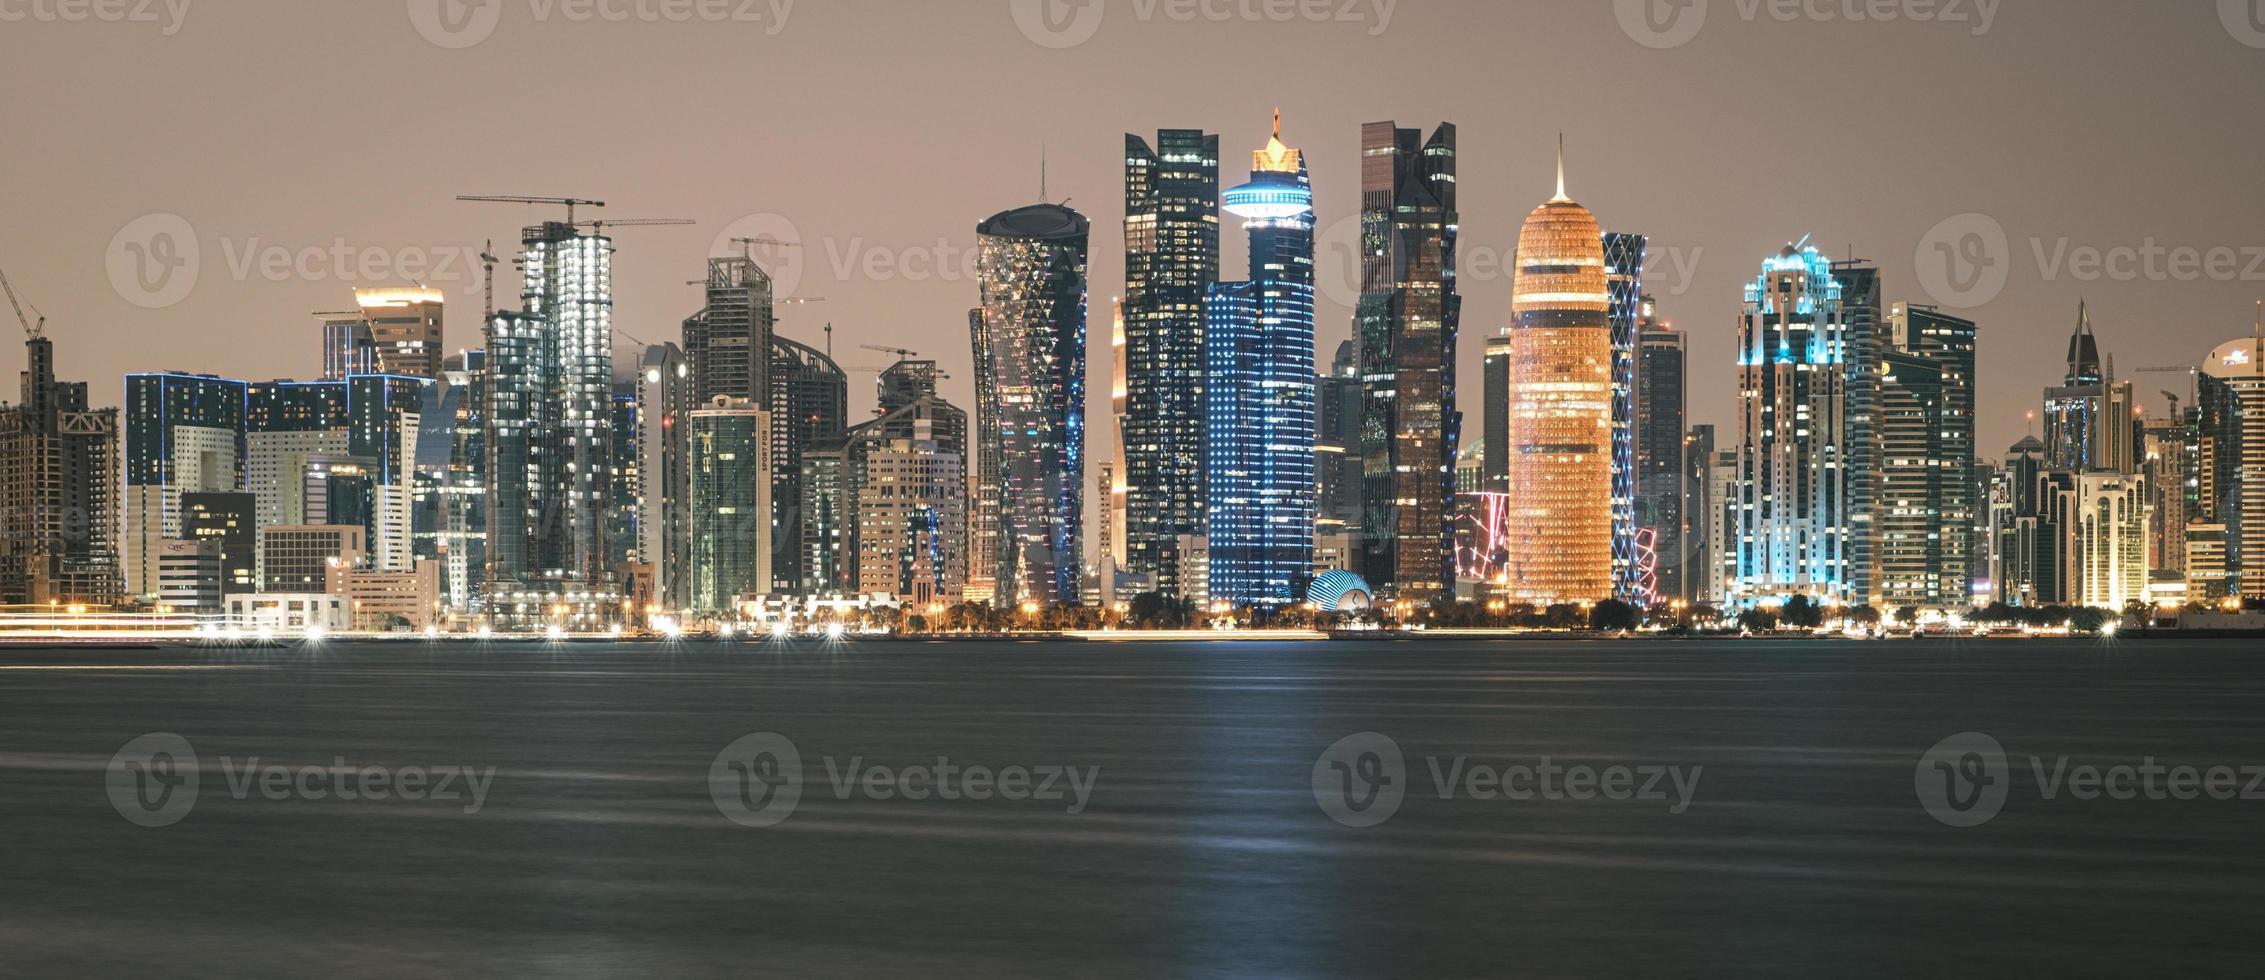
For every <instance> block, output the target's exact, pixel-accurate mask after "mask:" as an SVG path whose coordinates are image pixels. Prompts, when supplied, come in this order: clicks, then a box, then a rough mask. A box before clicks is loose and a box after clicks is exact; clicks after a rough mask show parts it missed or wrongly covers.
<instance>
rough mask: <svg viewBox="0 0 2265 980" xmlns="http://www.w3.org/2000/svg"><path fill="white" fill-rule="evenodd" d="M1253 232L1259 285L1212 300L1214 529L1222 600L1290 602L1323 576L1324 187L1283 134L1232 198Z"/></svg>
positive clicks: (1209, 399) (1209, 416) (1214, 593)
mask: <svg viewBox="0 0 2265 980" xmlns="http://www.w3.org/2000/svg"><path fill="white" fill-rule="evenodd" d="M1226 202H1227V203H1226V207H1227V210H1228V211H1229V212H1230V213H1232V214H1234V215H1235V216H1236V217H1238V218H1241V219H1243V227H1244V230H1245V231H1246V232H1247V233H1248V234H1249V236H1250V278H1249V279H1248V280H1245V281H1242V282H1232V283H1219V284H1216V285H1214V286H1212V287H1211V291H1210V294H1209V296H1208V297H1207V299H1206V302H1205V309H1206V313H1205V319H1206V321H1207V325H1206V327H1205V333H1204V347H1205V351H1206V354H1205V362H1206V368H1205V374H1206V375H1207V376H1208V378H1209V387H1208V390H1207V392H1206V395H1205V402H1206V404H1207V406H1208V408H1207V410H1206V421H1205V433H1206V435H1205V444H1206V446H1207V449H1206V451H1205V453H1204V458H1205V469H1206V470H1207V471H1208V473H1209V479H1208V481H1207V486H1208V489H1207V495H1208V496H1207V500H1206V504H1205V526H1206V527H1207V528H1208V530H1207V531H1206V532H1205V536H1206V537H1207V539H1208V540H1207V542H1206V544H1207V546H1208V548H1209V551H1210V559H1209V562H1208V568H1209V576H1210V582H1209V584H1208V589H1207V591H1208V592H1209V593H1210V597H1211V601H1213V602H1226V603H1232V604H1234V605H1236V606H1263V607H1269V608H1275V607H1281V606H1287V605H1290V604H1291V603H1294V602H1298V601H1302V600H1303V599H1304V598H1305V583H1306V581H1307V580H1309V579H1311V578H1312V575H1313V529H1314V493H1315V488H1316V487H1315V477H1314V448H1313V447H1314V438H1315V422H1314V410H1315V406H1314V397H1315V395H1314V387H1315V386H1314V367H1313V344H1314V340H1313V329H1314V326H1313V301H1314V244H1313V241H1314V240H1313V227H1314V216H1313V183H1312V179H1311V178H1310V176H1309V175H1308V173H1307V170H1306V165H1305V156H1304V154H1302V153H1300V152H1299V151H1297V150H1295V149H1292V148H1290V147H1289V146H1287V145H1285V144H1284V143H1283V142H1282V114H1281V113H1280V112H1276V113H1275V114H1274V135H1273V136H1272V137H1271V138H1270V139H1268V140H1267V143H1266V146H1265V148H1264V149H1261V150H1259V151H1257V152H1255V153H1253V154H1251V176H1250V182H1249V183H1246V184H1244V185H1242V186H1241V187H1237V188H1235V189H1233V190H1230V191H1228V192H1227V197H1226Z"/></svg>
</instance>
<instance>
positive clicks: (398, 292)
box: [354, 286, 447, 380]
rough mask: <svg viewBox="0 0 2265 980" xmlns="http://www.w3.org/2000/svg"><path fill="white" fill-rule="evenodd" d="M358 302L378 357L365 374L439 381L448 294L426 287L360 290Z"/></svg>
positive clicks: (357, 297)
mask: <svg viewBox="0 0 2265 980" xmlns="http://www.w3.org/2000/svg"><path fill="white" fill-rule="evenodd" d="M354 302H355V304H356V305H358V306H360V307H361V308H362V321H363V322H364V323H367V324H368V325H369V336H370V346H371V348H372V349H373V350H374V351H375V352H376V357H377V363H376V364H375V365H373V366H372V367H371V369H370V370H368V371H366V372H363V373H367V374H396V375H401V376H403V377H410V378H425V379H428V380H437V379H439V377H440V371H441V358H442V357H443V354H442V351H443V350H444V348H443V347H442V346H441V321H442V313H443V311H444V310H445V309H446V307H447V295H446V294H444V293H442V292H441V291H440V290H438V289H427V288H425V287H423V286H417V287H394V288H388V289H357V290H355V291H354Z"/></svg>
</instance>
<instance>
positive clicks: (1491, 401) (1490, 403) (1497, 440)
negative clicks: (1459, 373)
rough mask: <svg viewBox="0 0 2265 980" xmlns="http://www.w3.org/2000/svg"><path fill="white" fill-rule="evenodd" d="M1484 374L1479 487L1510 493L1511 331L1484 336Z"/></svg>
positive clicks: (1492, 491)
mask: <svg viewBox="0 0 2265 980" xmlns="http://www.w3.org/2000/svg"><path fill="white" fill-rule="evenodd" d="M1483 364H1484V368H1483V370H1484V373H1485V377H1484V378H1483V379H1482V380H1483V381H1484V383H1485V387H1486V396H1485V397H1486V432H1485V433H1484V434H1482V435H1481V436H1480V439H1481V444H1482V445H1483V446H1484V447H1485V448H1484V449H1483V450H1482V452H1481V455H1482V458H1483V462H1482V463H1481V464H1480V467H1479V484H1480V489H1482V490H1484V491H1486V492H1487V493H1509V492H1510V331H1509V330H1508V329H1507V328H1505V329H1504V330H1503V331H1502V333H1500V334H1498V335H1496V336H1493V337H1488V338H1487V339H1486V360H1485V361H1484V362H1483Z"/></svg>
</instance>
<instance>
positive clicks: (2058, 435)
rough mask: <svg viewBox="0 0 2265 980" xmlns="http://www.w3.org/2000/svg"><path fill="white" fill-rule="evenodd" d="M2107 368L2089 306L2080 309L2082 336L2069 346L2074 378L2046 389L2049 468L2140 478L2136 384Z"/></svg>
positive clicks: (2078, 323)
mask: <svg viewBox="0 0 2265 980" xmlns="http://www.w3.org/2000/svg"><path fill="white" fill-rule="evenodd" d="M2112 374H2113V371H2112V370H2110V369H2108V368H2104V367H2102V362H2101V360H2100V347H2099V341H2098V340H2096V339H2095V338H2094V337H2093V335H2092V311H2091V307H2090V306H2089V305H2085V304H2079V305H2078V307H2077V319H2076V333H2075V334H2074V335H2073V336H2071V337H2070V338H2069V340H2068V377H2067V378H2066V379H2065V381H2064V383H2063V384H2062V385H2061V386H2060V387H2057V388H2047V389H2045V462H2046V465H2048V466H2050V467H2051V468H2053V469H2057V470H2070V471H2072V472H2077V473H2091V472H2096V471H2097V472H2109V473H2137V472H2139V454H2138V448H2137V447H2136V446H2135V445H2133V442H2134V440H2135V439H2136V436H2135V434H2134V427H2133V425H2132V422H2133V419H2134V418H2135V417H2136V415H2135V413H2136V411H2137V404H2138V403H2137V400H2136V398H2135V396H2134V393H2133V391H2132V385H2131V382H2128V381H2124V382H2118V381H2117V380H2116V379H2115V378H2114V377H2113V376H2112Z"/></svg>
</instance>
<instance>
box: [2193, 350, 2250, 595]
mask: <svg viewBox="0 0 2265 980" xmlns="http://www.w3.org/2000/svg"><path fill="white" fill-rule="evenodd" d="M2260 319H2261V322H2260V325H2259V327H2258V329H2257V332H2256V333H2254V334H2252V335H2251V337H2250V338H2249V339H2247V340H2235V341H2229V342H2227V343H2224V344H2221V345H2219V346H2218V348H2217V349H2216V350H2213V351H2211V352H2210V357H2209V359H2208V360H2206V361H2204V362H2203V363H2202V371H2201V373H2200V374H2199V375H2198V384H2199V386H2200V401H2201V404H2200V407H2201V410H2202V411H2201V413H2200V415H2201V427H2202V447H2203V449H2202V456H2203V458H2204V459H2205V460H2207V461H2208V466H2207V467H2206V468H2205V469H2204V470H2203V472H2202V474H2201V476H2202V480H2203V482H2204V483H2205V484H2206V490H2207V493H2206V496H2207V498H2208V499H2209V500H2211V501H2212V503H2213V506H2212V507H2211V510H2210V513H2209V514H2208V515H2206V516H2207V519H2208V522H2209V523H2212V524H2222V525H2224V526H2225V546H2224V547H2225V564H2226V572H2225V574H2226V580H2227V585H2228V594H2230V595H2235V596H2239V597H2241V598H2243V599H2265V310H2261V314H2260Z"/></svg>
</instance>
